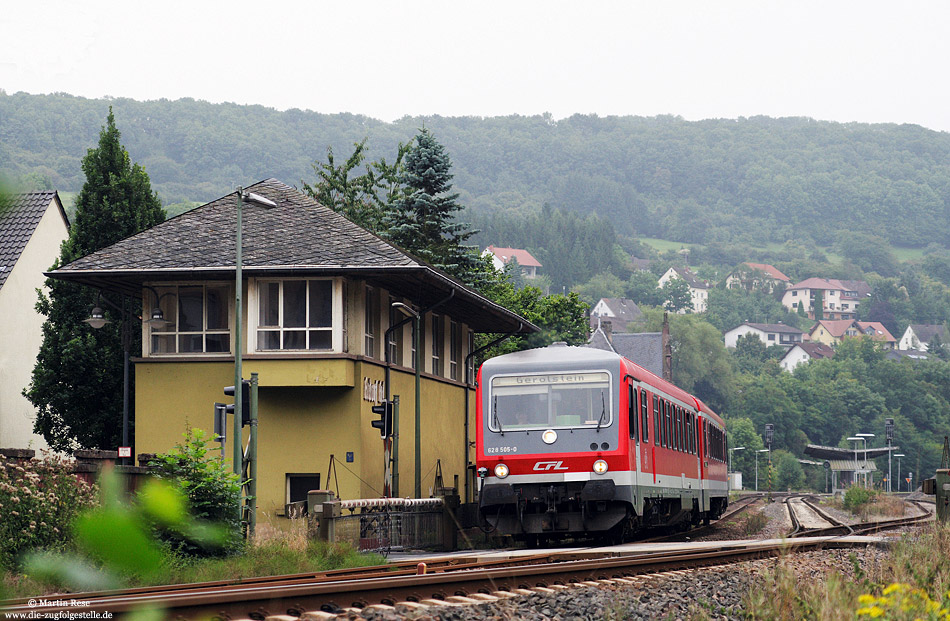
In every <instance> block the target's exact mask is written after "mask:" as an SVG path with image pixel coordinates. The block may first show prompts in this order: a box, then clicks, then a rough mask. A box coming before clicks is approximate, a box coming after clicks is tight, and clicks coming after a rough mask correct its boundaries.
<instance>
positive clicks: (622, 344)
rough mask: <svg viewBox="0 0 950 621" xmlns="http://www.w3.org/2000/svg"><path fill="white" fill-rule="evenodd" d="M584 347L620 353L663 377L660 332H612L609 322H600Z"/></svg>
mask: <svg viewBox="0 0 950 621" xmlns="http://www.w3.org/2000/svg"><path fill="white" fill-rule="evenodd" d="M586 347H591V348H594V349H603V350H604V351H612V352H614V353H615V354H620V355H621V356H623V357H624V358H627V359H628V360H632V361H633V362H635V363H637V364H638V365H640V366H641V367H643V368H644V369H646V370H647V371H650V372H651V373H653V374H654V375H656V376H657V377H663V333H662V332H614V331H613V330H612V326H611V324H610V322H602V323H600V324H598V325H597V327H596V328H594V330H593V332H592V333H591V335H590V338H589V339H588V340H587V345H586Z"/></svg>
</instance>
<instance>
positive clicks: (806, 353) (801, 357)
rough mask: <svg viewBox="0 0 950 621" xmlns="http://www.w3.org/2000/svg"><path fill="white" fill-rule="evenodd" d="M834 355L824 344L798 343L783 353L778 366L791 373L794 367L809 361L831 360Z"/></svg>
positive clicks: (833, 351)
mask: <svg viewBox="0 0 950 621" xmlns="http://www.w3.org/2000/svg"><path fill="white" fill-rule="evenodd" d="M834 355H835V350H833V349H832V348H831V347H829V346H827V345H825V344H824V343H798V344H796V345H793V346H792V347H791V349H789V350H788V351H787V352H785V355H784V356H783V357H782V359H781V360H779V364H780V365H782V368H783V369H785V370H786V371H788V372H789V373H791V372H792V371H794V370H795V367H797V366H798V365H800V364H804V363H806V362H808V361H809V360H820V359H822V358H832V357H834Z"/></svg>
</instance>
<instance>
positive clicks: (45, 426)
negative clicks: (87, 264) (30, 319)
mask: <svg viewBox="0 0 950 621" xmlns="http://www.w3.org/2000/svg"><path fill="white" fill-rule="evenodd" d="M119 138H120V134H119V130H118V129H116V126H115V117H114V116H113V114H112V108H111V107H110V108H109V116H108V117H107V123H106V125H105V126H104V127H103V128H102V131H100V132H99V145H98V146H97V147H96V148H95V149H89V151H88V153H87V154H86V156H85V157H84V158H83V160H82V169H83V172H84V173H85V174H86V183H85V184H84V185H83V187H82V190H81V191H80V192H79V196H78V197H77V199H76V214H75V216H74V220H75V221H74V222H73V223H72V226H71V228H70V231H69V238H68V239H67V240H66V241H64V242H63V245H62V247H61V248H60V257H59V259H58V260H57V261H56V263H54V264H53V269H55V268H57V267H59V266H61V265H65V264H66V263H69V262H71V261H74V260H76V259H78V258H80V257H82V256H85V255H87V254H89V253H91V252H94V251H96V250H98V249H100V248H103V247H105V246H108V245H110V244H112V243H115V242H117V241H119V240H120V239H123V238H125V237H128V236H129V235H133V234H135V233H137V232H139V231H141V230H143V229H146V228H148V227H150V226H154V225H156V224H158V223H160V222H162V221H163V220H164V219H165V211H164V210H163V209H162V205H161V202H160V201H159V199H158V196H157V195H156V194H155V193H154V192H152V188H151V182H150V181H149V178H148V175H147V174H146V173H145V170H144V169H143V168H142V167H141V166H139V165H138V164H132V163H131V159H130V158H129V154H128V152H127V151H126V150H125V148H124V147H123V146H122V144H121V143H120V142H119ZM46 285H47V287H48V288H49V296H48V297H47V296H46V295H45V294H44V293H43V292H40V296H39V301H38V302H37V304H36V308H37V310H38V311H39V312H41V313H42V314H43V315H45V316H46V318H47V319H46V323H45V324H43V344H42V346H41V347H40V352H39V354H38V356H37V359H36V366H35V367H34V368H33V379H32V381H31V383H30V386H29V387H27V389H26V390H24V391H23V392H24V394H25V395H26V397H27V398H28V399H29V400H30V401H31V402H32V403H33V405H35V406H36V407H37V418H36V423H35V425H34V431H35V432H36V433H39V434H42V435H43V437H44V438H45V439H46V441H47V443H48V444H49V445H50V446H51V447H52V448H54V449H56V450H60V451H68V450H73V449H76V448H101V449H114V448H115V447H116V446H118V444H119V441H120V439H121V437H122V396H123V395H122V385H123V369H122V364H123V344H122V314H121V313H118V312H113V311H112V309H111V308H110V307H109V305H108V304H107V303H105V302H104V301H101V302H100V304H99V305H100V306H101V307H102V308H103V309H106V313H107V315H108V316H110V319H111V320H112V323H110V324H108V325H106V326H105V327H103V328H101V329H99V330H93V329H91V328H90V327H89V326H87V325H86V324H85V323H83V319H85V318H86V317H88V316H89V310H90V308H91V307H92V306H93V305H94V304H96V302H97V299H98V297H97V296H98V293H97V291H95V290H94V289H90V288H88V287H84V286H81V285H76V284H72V283H66V282H62V281H58V280H53V279H47V281H46ZM113 298H114V299H113ZM109 299H110V300H112V302H113V303H114V304H116V305H117V306H122V305H123V304H136V301H134V300H122V299H120V298H119V297H118V296H112V297H110V298H109ZM136 328H137V326H136V325H130V326H128V329H129V332H130V334H131V351H132V352H134V351H136V348H137V347H140V342H141V336H140V332H139V330H137V329H136ZM130 394H134V391H132V390H131V388H130Z"/></svg>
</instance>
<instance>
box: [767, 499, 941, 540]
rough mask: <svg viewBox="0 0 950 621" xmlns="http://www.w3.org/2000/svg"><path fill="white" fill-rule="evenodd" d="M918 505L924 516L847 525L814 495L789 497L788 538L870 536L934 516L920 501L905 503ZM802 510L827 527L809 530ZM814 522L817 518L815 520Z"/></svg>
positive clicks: (787, 505)
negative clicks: (804, 521) (789, 523)
mask: <svg viewBox="0 0 950 621" xmlns="http://www.w3.org/2000/svg"><path fill="white" fill-rule="evenodd" d="M905 502H909V503H910V504H912V505H914V506H916V507H917V508H918V509H919V510H920V511H921V512H922V513H921V515H916V516H910V517H902V518H896V519H893V520H878V521H873V522H862V523H859V524H850V525H849V524H845V523H844V522H841V521H840V520H838V519H837V518H835V517H833V516H831V515H830V514H829V513H827V512H826V511H824V510H822V509H821V507H819V506H818V504H817V503H816V502H815V497H814V496H789V497H787V498H786V499H785V505H786V507H787V508H788V514H789V517H790V518H791V520H792V530H791V531H789V533H788V536H789V537H829V536H843V535H868V534H872V533H877V532H880V531H882V530H888V529H892V528H900V527H902V526H911V525H914V524H919V523H920V522H923V521H926V520H928V519H930V518H931V517H933V511H932V510H931V509H929V508H927V507H925V506H923V505H922V504H921V503H920V502H918V501H915V500H911V501H905ZM799 509H800V510H801V511H803V512H807V513H806V515H810V516H817V518H818V519H819V520H821V521H824V522H826V523H827V524H828V526H820V527H808V526H806V525H804V523H803V522H802V520H801V516H800V514H799V513H798V511H799ZM812 519H814V518H812Z"/></svg>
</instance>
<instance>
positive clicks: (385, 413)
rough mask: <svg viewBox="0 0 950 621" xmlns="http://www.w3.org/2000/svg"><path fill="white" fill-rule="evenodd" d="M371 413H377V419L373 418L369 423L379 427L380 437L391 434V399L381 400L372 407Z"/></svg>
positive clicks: (386, 436)
mask: <svg viewBox="0 0 950 621" xmlns="http://www.w3.org/2000/svg"><path fill="white" fill-rule="evenodd" d="M370 409H372V411H373V414H378V415H379V420H374V421H373V422H371V423H370V424H371V425H372V426H373V427H375V428H376V429H379V437H380V438H388V437H390V436H391V435H393V403H392V401H383V402H382V403H380V404H379V405H374V406H373V407H372V408H370Z"/></svg>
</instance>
